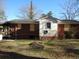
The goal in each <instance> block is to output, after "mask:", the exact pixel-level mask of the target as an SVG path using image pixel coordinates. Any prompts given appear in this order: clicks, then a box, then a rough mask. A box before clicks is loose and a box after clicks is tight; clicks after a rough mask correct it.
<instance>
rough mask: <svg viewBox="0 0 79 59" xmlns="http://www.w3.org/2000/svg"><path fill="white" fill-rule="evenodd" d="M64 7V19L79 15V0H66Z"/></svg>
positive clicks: (71, 18)
mask: <svg viewBox="0 0 79 59" xmlns="http://www.w3.org/2000/svg"><path fill="white" fill-rule="evenodd" d="M62 9H63V12H62V14H63V17H64V19H67V20H73V19H75V18H76V17H78V16H79V0H66V1H65V3H64V4H63V6H62Z"/></svg>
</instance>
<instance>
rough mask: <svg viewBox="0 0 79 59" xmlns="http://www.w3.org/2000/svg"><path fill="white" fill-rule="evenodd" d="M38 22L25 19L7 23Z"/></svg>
mask: <svg viewBox="0 0 79 59" xmlns="http://www.w3.org/2000/svg"><path fill="white" fill-rule="evenodd" d="M36 22H38V21H36V20H26V19H15V20H11V21H8V23H24V24H25V23H36Z"/></svg>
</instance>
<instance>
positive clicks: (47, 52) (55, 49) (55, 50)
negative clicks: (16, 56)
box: [0, 40, 79, 59]
mask: <svg viewBox="0 0 79 59" xmlns="http://www.w3.org/2000/svg"><path fill="white" fill-rule="evenodd" d="M33 41H34V40H15V41H0V50H2V51H8V52H17V53H20V54H23V55H27V56H34V57H44V58H48V59H78V58H79V55H78V54H74V53H66V51H65V50H64V49H63V48H64V47H65V46H66V47H67V46H74V47H76V48H79V40H53V41H52V43H53V45H51V46H50V45H46V42H48V41H38V40H37V41H36V42H42V44H43V45H44V46H45V48H44V50H37V49H31V48H30V47H29V45H28V44H29V43H31V42H33Z"/></svg>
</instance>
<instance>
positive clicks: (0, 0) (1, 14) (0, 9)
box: [0, 0, 6, 20]
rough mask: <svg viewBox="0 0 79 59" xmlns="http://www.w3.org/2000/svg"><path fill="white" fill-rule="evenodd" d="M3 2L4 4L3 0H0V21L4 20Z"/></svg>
mask: <svg viewBox="0 0 79 59" xmlns="http://www.w3.org/2000/svg"><path fill="white" fill-rule="evenodd" d="M4 2H5V0H0V19H1V20H5V19H6V16H5V11H4Z"/></svg>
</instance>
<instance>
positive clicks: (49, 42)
mask: <svg viewBox="0 0 79 59" xmlns="http://www.w3.org/2000/svg"><path fill="white" fill-rule="evenodd" d="M45 44H46V45H50V46H52V45H54V42H52V41H51V40H49V41H47V42H46V43H45Z"/></svg>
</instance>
